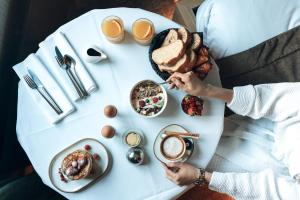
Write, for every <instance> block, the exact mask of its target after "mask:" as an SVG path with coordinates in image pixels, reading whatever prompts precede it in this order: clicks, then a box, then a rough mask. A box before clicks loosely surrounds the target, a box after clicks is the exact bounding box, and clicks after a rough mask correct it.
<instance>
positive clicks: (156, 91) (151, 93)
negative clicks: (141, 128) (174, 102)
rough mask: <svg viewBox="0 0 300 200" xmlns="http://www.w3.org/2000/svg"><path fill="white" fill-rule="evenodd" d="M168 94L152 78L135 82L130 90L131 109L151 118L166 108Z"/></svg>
mask: <svg viewBox="0 0 300 200" xmlns="http://www.w3.org/2000/svg"><path fill="white" fill-rule="evenodd" d="M167 101H168V95H167V92H166V90H165V88H164V87H162V86H161V85H159V84H158V83H156V82H155V81H152V80H143V81H140V82H138V83H136V84H135V85H134V86H133V88H132V90H131V92H130V104H131V107H132V109H133V110H134V111H135V112H136V113H138V114H139V115H142V116H144V117H148V118H153V117H156V116H158V115H160V114H161V113H162V112H163V111H164V110H165V108H166V106H167Z"/></svg>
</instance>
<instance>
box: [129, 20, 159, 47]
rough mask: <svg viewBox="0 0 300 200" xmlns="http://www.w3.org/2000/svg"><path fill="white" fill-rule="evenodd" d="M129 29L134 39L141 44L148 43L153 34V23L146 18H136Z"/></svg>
mask: <svg viewBox="0 0 300 200" xmlns="http://www.w3.org/2000/svg"><path fill="white" fill-rule="evenodd" d="M131 31H132V35H133V38H134V39H135V41H136V42H137V43H139V44H141V45H149V44H150V42H151V41H152V39H153V37H154V35H155V28H154V25H153V23H152V22H151V21H150V20H149V19H146V18H140V19H137V20H136V21H135V22H134V23H133V24H132V30H131Z"/></svg>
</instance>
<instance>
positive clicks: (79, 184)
mask: <svg viewBox="0 0 300 200" xmlns="http://www.w3.org/2000/svg"><path fill="white" fill-rule="evenodd" d="M86 144H88V145H90V146H91V150H89V152H90V153H91V154H92V155H93V154H94V153H97V154H98V155H99V156H100V160H95V159H94V164H95V165H94V166H93V169H92V171H93V172H92V173H91V175H89V176H88V177H87V178H84V179H81V180H76V181H69V180H68V182H67V183H65V182H63V181H61V179H60V175H59V173H58V172H59V168H60V167H61V162H62V160H63V159H64V158H65V157H66V156H67V155H68V154H69V153H71V152H73V151H76V150H78V149H84V145H86ZM110 160H111V159H110V156H109V154H108V152H107V150H106V148H105V147H104V145H103V144H102V143H100V142H99V141H97V140H95V139H92V138H86V139H82V140H79V141H78V142H76V143H74V144H72V145H70V146H69V147H67V148H65V149H64V150H62V151H61V152H59V153H58V154H56V155H55V156H54V157H53V159H52V161H51V163H50V165H49V177H50V180H51V182H52V184H53V185H54V187H56V188H57V189H58V190H60V191H62V192H78V191H80V190H82V189H83V188H85V187H87V186H88V185H90V184H91V183H93V182H94V181H96V180H97V179H98V178H100V177H102V176H103V175H104V174H105V173H106V172H107V171H108V169H109V166H110ZM66 179H67V178H66Z"/></svg>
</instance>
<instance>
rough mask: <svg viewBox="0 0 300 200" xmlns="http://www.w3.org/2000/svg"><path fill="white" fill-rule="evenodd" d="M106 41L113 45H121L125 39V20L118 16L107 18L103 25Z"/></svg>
mask: <svg viewBox="0 0 300 200" xmlns="http://www.w3.org/2000/svg"><path fill="white" fill-rule="evenodd" d="M101 29H102V32H103V34H104V35H105V37H106V39H107V40H109V41H110V42H113V43H121V42H122V41H123V40H124V38H125V31H124V24H123V20H122V19H121V18H120V17H117V16H108V17H106V18H105V19H104V20H103V21H102V24H101Z"/></svg>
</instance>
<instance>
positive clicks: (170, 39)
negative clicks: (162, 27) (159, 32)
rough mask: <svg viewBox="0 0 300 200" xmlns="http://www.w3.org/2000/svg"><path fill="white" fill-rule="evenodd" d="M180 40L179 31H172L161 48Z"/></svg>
mask: <svg viewBox="0 0 300 200" xmlns="http://www.w3.org/2000/svg"><path fill="white" fill-rule="evenodd" d="M178 39H179V36H178V33H177V31H176V30H174V29H171V30H170V31H169V33H168V35H167V36H166V38H165V40H164V42H163V43H162V45H161V46H162V47H164V46H167V45H169V44H171V43H173V42H175V41H176V40H178Z"/></svg>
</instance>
